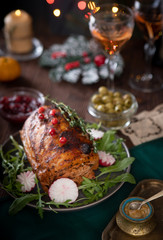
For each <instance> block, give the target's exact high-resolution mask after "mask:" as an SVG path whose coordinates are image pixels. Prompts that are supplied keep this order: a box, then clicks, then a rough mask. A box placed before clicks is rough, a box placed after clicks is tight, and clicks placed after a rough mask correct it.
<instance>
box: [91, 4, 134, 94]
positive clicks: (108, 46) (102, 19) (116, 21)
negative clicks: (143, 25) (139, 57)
mask: <svg viewBox="0 0 163 240" xmlns="http://www.w3.org/2000/svg"><path fill="white" fill-rule="evenodd" d="M133 28H134V16H133V12H132V10H131V9H130V8H129V7H127V6H124V5H121V4H117V3H113V4H111V3H110V4H101V5H98V6H97V7H96V8H95V9H94V10H93V11H92V14H91V15H90V19H89V29H90V32H91V34H92V36H93V38H94V39H95V40H96V41H97V42H98V43H99V44H100V46H102V48H103V50H104V53H105V55H106V64H107V65H108V69H109V78H110V81H108V82H107V86H108V87H109V88H110V89H112V90H114V89H115V86H114V75H115V71H116V68H117V58H118V53H119V51H120V49H122V47H123V46H124V45H125V43H126V42H127V41H128V40H129V39H130V38H131V36H132V33H133Z"/></svg>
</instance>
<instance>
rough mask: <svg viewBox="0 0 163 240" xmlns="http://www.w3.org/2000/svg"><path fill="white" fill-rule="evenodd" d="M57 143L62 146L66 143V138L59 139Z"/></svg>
mask: <svg viewBox="0 0 163 240" xmlns="http://www.w3.org/2000/svg"><path fill="white" fill-rule="evenodd" d="M59 142H60V143H63V144H64V143H66V142H67V138H65V137H60V139H59Z"/></svg>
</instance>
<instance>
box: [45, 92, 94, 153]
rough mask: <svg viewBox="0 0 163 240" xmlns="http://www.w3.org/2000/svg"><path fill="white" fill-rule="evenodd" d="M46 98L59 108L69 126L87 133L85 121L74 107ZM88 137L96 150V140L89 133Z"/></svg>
mask: <svg viewBox="0 0 163 240" xmlns="http://www.w3.org/2000/svg"><path fill="white" fill-rule="evenodd" d="M46 99H47V100H48V101H50V102H51V103H52V104H54V105H55V106H56V107H57V108H58V109H59V110H60V112H61V114H62V115H63V117H64V118H65V120H66V121H67V122H69V124H70V126H71V127H79V128H80V129H81V130H82V132H83V133H84V134H85V135H86V134H87V133H88V132H87V124H86V123H85V121H84V119H82V118H81V117H79V115H78V114H77V112H76V111H75V110H74V109H72V108H71V107H70V106H68V105H66V104H64V103H63V102H57V101H56V100H55V99H50V98H49V97H48V96H47V97H46ZM89 138H90V140H91V141H92V143H93V147H94V152H97V148H96V142H95V141H94V138H93V137H92V136H91V135H89Z"/></svg>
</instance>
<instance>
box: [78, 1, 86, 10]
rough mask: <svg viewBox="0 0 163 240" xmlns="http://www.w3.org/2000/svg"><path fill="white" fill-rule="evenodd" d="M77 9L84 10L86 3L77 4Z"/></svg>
mask: <svg viewBox="0 0 163 240" xmlns="http://www.w3.org/2000/svg"><path fill="white" fill-rule="evenodd" d="M78 8H79V9H80V10H84V9H85V8H86V2H85V1H80V2H78Z"/></svg>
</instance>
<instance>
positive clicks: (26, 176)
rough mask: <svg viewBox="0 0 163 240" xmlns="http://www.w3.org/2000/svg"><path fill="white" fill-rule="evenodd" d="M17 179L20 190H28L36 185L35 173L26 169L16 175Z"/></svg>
mask: <svg viewBox="0 0 163 240" xmlns="http://www.w3.org/2000/svg"><path fill="white" fill-rule="evenodd" d="M17 181H18V182H20V183H21V184H22V187H21V190H22V192H30V191H31V190H32V189H33V188H34V187H35V185H36V183H35V174H34V172H32V171H27V172H23V173H20V174H19V175H17Z"/></svg>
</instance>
